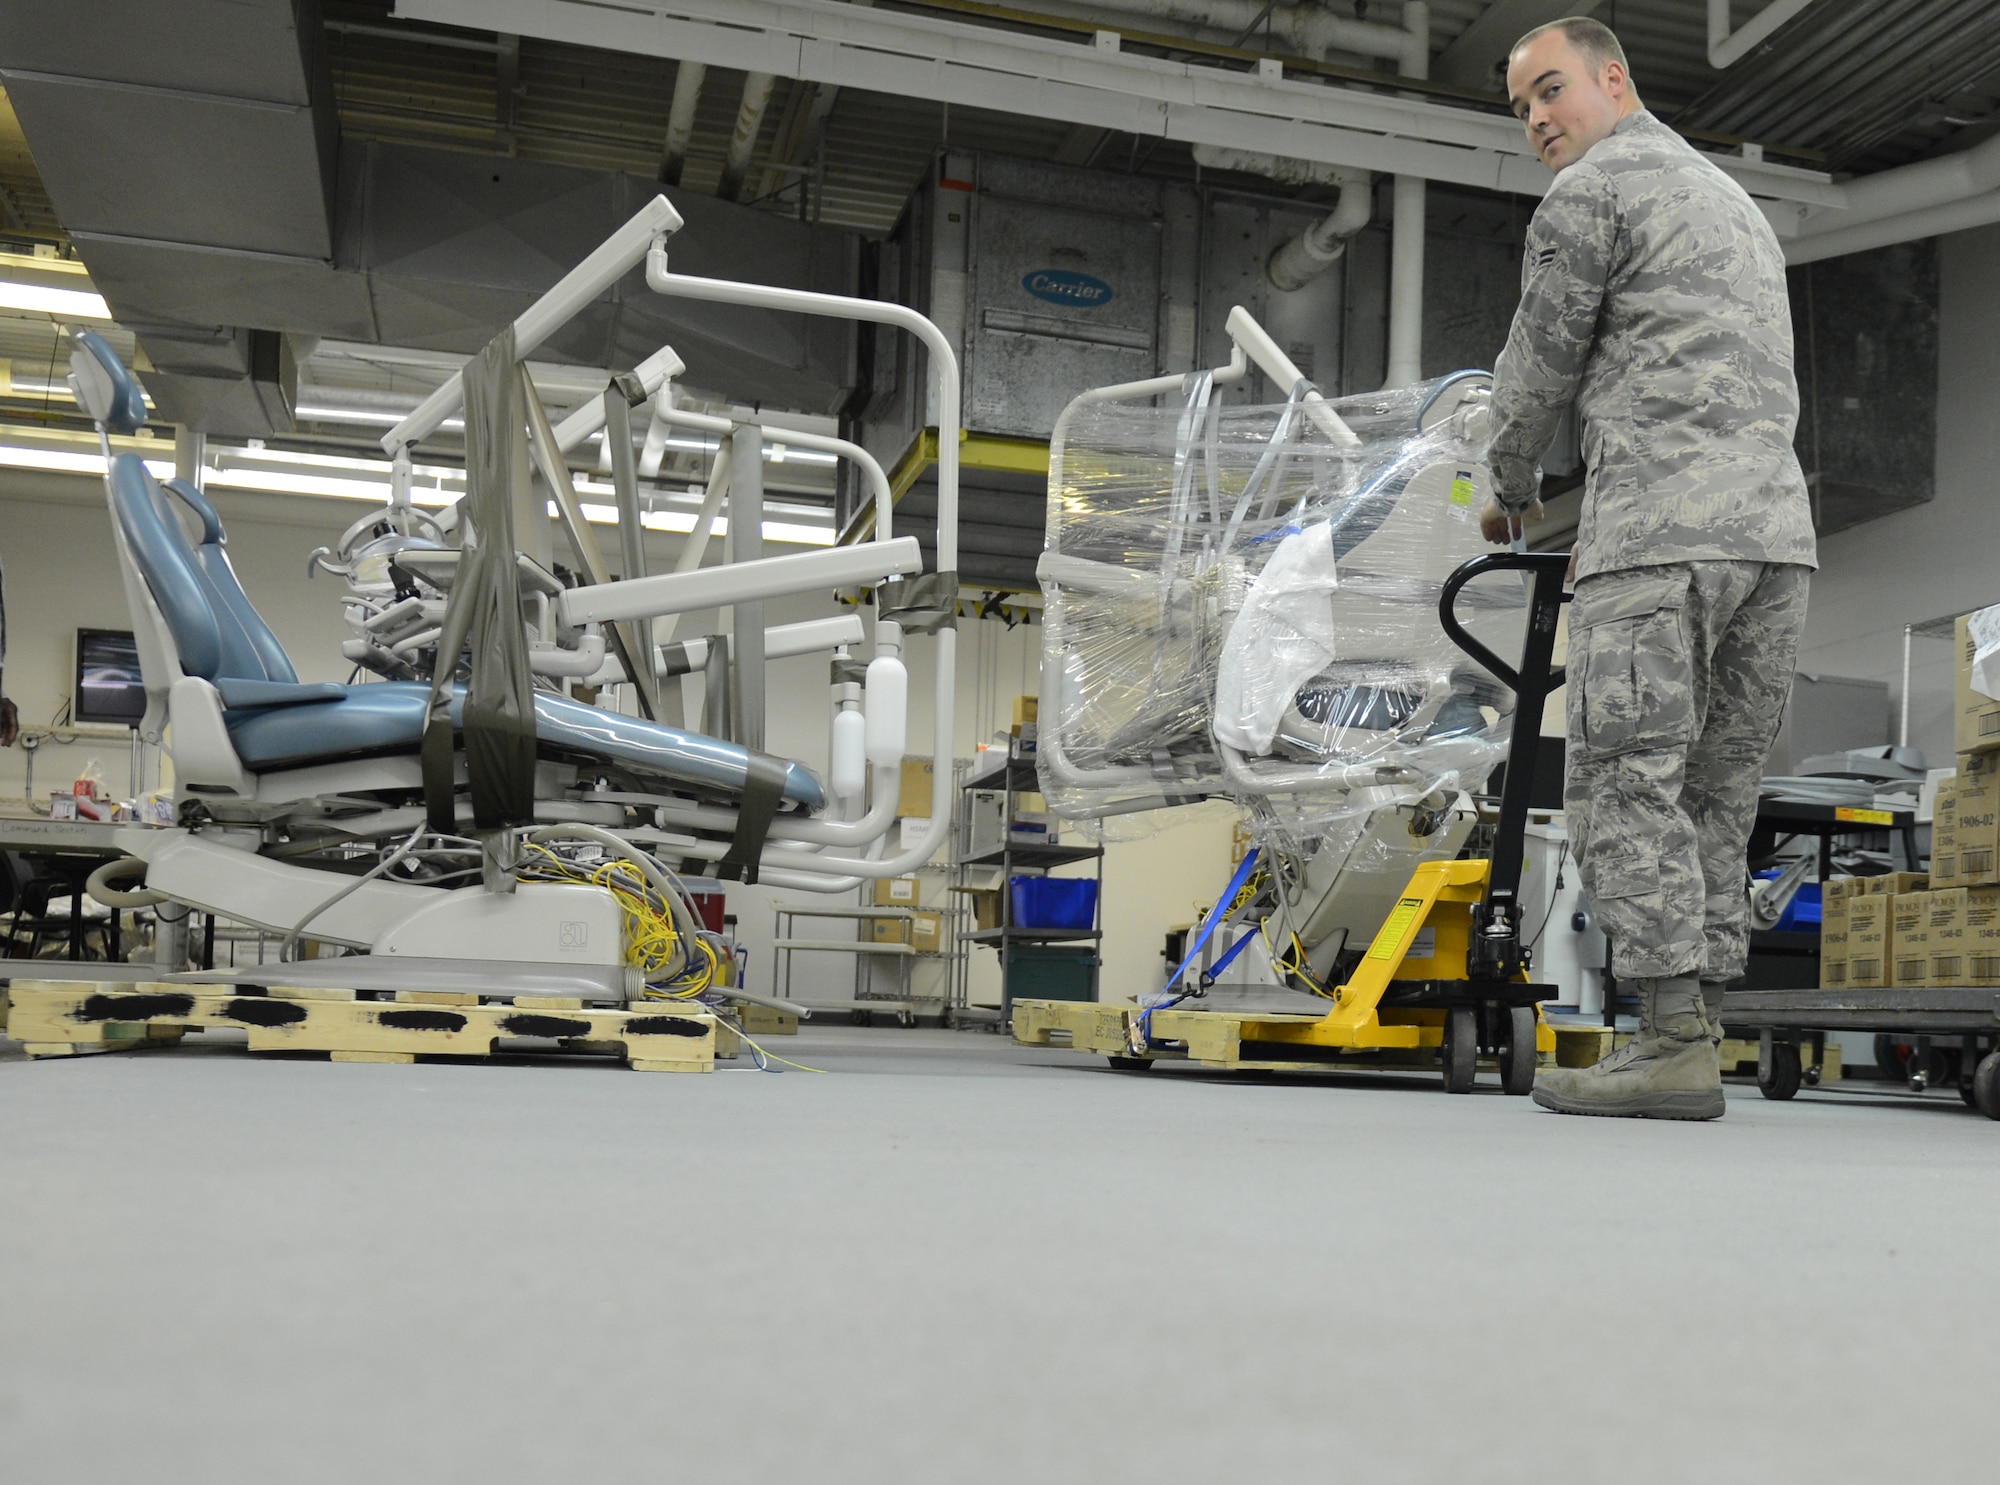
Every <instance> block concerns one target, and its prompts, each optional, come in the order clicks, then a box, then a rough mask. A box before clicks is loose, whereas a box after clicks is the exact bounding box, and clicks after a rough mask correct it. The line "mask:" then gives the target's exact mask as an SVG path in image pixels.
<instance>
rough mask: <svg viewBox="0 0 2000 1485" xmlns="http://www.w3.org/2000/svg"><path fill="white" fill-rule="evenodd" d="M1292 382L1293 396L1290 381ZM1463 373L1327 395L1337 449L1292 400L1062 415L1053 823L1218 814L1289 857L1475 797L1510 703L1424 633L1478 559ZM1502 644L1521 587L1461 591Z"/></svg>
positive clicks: (1046, 567) (1057, 473) (1051, 639)
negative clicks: (1235, 814) (1451, 582)
mask: <svg viewBox="0 0 2000 1485" xmlns="http://www.w3.org/2000/svg"><path fill="white" fill-rule="evenodd" d="M1303 386H1304V384H1303V383H1302V384H1301V387H1302V388H1303ZM1488 386H1489V379H1488V378H1487V377H1486V376H1485V375H1484V374H1483V373H1476V372H1469V373H1461V374H1459V375H1458V376H1455V377H1447V378H1442V379H1440V380H1436V381H1430V382H1424V383H1420V384H1418V385H1415V386H1411V387H1400V388H1394V389H1390V390H1386V391H1383V392H1379V393H1371V394H1366V395H1362V396H1357V397H1349V398H1343V399H1340V400H1338V401H1336V402H1334V403H1332V408H1333V410H1334V411H1335V412H1336V413H1338V415H1339V417H1340V419H1341V420H1342V421H1344V422H1345V423H1346V424H1347V426H1348V427H1350V428H1351V429H1353V431H1354V433H1355V434H1356V435H1357V436H1358V437H1359V440H1360V442H1359V444H1358V446H1354V447H1340V446H1337V445H1335V444H1334V443H1333V441H1332V440H1331V439H1330V438H1329V437H1328V436H1327V435H1326V433H1325V432H1324V430H1323V428H1322V426H1321V425H1320V423H1319V422H1318V421H1316V420H1314V419H1312V418H1309V417H1307V416H1304V415H1303V413H1302V407H1301V402H1300V400H1299V398H1298V397H1297V396H1295V397H1294V399H1293V400H1292V401H1290V402H1287V403H1284V404H1280V405H1277V406H1265V407H1225V406H1223V405H1221V404H1220V403H1217V402H1215V401H1213V400H1212V398H1211V397H1210V396H1209V393H1210V390H1211V387H1210V383H1209V382H1208V380H1207V379H1206V378H1202V377H1196V378H1190V379H1189V391H1188V396H1187V399H1186V401H1185V403H1184V404H1182V405H1178V406H1170V407H1160V408H1154V407H1147V406H1134V405H1130V404H1120V403H1116V402H1097V403H1094V404H1093V403H1084V402H1080V403H1079V404H1078V405H1076V406H1074V407H1072V409H1071V410H1070V413H1069V414H1068V415H1066V416H1065V419H1064V422H1063V424H1062V425H1061V426H1060V428H1059V432H1058V438H1057V441H1056V444H1055V445H1054V447H1052V449H1051V455H1050V474H1049V512H1048V542H1047V548H1046V550H1045V551H1044V553H1043V556H1042V560H1041V564H1040V569H1039V571H1040V576H1041V581H1042V592H1043V598H1044V604H1045V617H1046V623H1045V626H1044V629H1043V636H1044V638H1043V655H1042V676H1043V682H1042V684H1043V696H1042V701H1041V709H1040V725H1039V737H1038V750H1039V763H1040V773H1041V784H1042V792H1043V793H1044V795H1046V796H1047V798H1048V801H1049V804H1050V807H1051V808H1052V809H1053V810H1054V811H1055V812H1056V813H1057V814H1060V815H1062V816H1064V817H1065V818H1068V819H1072V820H1079V821H1094V822H1097V823H1098V826H1099V828H1100V829H1103V830H1106V831H1107V832H1108V833H1110V834H1112V835H1132V834H1140V833H1144V832H1145V831H1146V830H1147V829H1148V828H1150V826H1151V825H1152V823H1154V820H1155V818H1156V817H1153V816H1152V812H1155V811H1158V810H1161V809H1164V808H1169V807H1172V806H1176V805H1181V804H1187V803H1192V802H1194V801H1196V800H1202V799H1229V800H1233V801H1234V802H1235V803H1236V804H1237V805H1238V806H1239V807H1240V808H1242V809H1243V810H1244V811H1245V812H1246V813H1247V814H1248V815H1249V816H1250V818H1251V821H1252V823H1253V825H1254V826H1255V827H1256V829H1257V834H1258V835H1259V836H1260V838H1262V839H1264V840H1266V841H1267V842H1269V843H1271V844H1274V845H1280V846H1282V847H1284V848H1286V849H1290V850H1300V849H1314V848H1318V847H1323V846H1324V845H1325V844H1326V843H1328V842H1329V840H1331V839H1332V838H1337V837H1338V838H1346V837H1352V836H1354V835H1356V834H1357V833H1358V832H1360V831H1361V829H1362V825H1363V822H1364V821H1365V820H1366V819H1367V817H1369V816H1370V815H1372V814H1374V813H1375V812H1377V811H1380V810H1384V809H1391V810H1393V809H1396V808H1398V807H1400V806H1405V805H1412V804H1417V803H1420V802H1425V801H1428V802H1430V803H1432V804H1441V803H1443V802H1446V801H1449V800H1451V799H1452V798H1454V797H1455V796H1456V794H1457V793H1458V792H1459V791H1461V790H1476V789H1477V788H1479V787H1480V786H1481V785H1482V784H1483V783H1484V781H1485V779H1486V776H1487V774H1488V773H1489V772H1490V771H1491V770H1492V768H1493V766H1494V765H1495V764H1496V763H1497V762H1499V761H1500V759H1501V757H1502V756H1503V754H1504V752H1505V750H1506V745H1507V738H1508V731H1509V723H1510V720H1511V712H1512V709H1513V696H1512V693H1511V692H1510V691H1508V690H1507V689H1506V688H1505V687H1504V686H1502V685H1501V684H1500V682H1499V681H1498V680H1496V679H1495V678H1494V677H1493V676H1491V675H1489V674H1488V673H1486V672H1485V671H1484V670H1482V669H1481V668H1480V667H1479V666H1477V665H1476V664H1475V663H1474V662H1473V661H1471V660H1470V659H1469V658H1468V657H1466V656H1465V655H1464V654H1463V653H1462V652H1461V651H1459V650H1458V648H1457V647H1456V646H1454V645H1453V644H1452V643H1451V641H1450V639H1449V638H1447V637H1446V635H1445V633H1444V631H1443V629H1442V628H1441V627H1440V625H1439V623H1438V614H1437V607H1438V599H1439V595H1440V592H1441V590H1442V587H1443V584H1444V580H1445V578H1446V577H1447V576H1449V575H1450V573H1451V572H1452V571H1453V569H1455V568H1456V567H1458V566H1459V565H1460V564H1461V563H1463V562H1465V561H1467V560H1468V559H1470V558H1472V557H1475V556H1477V555H1479V554H1480V553H1481V552H1482V551H1486V550H1490V548H1487V547H1486V546H1485V544H1484V543H1483V542H1482V540H1481V538H1480V535H1479V512H1480V510H1481V508H1482V507H1484V505H1485V504H1486V501H1487V498H1488V484H1487V476H1486V471H1485V465H1484V461H1483V457H1482V449H1481V440H1482V438H1483V435H1484V431H1485V430H1484V423H1485V407H1484V396H1485V392H1486V390H1487V388H1488ZM1459 612H1460V615H1461V617H1462V619H1463V620H1464V621H1465V622H1466V624H1467V627H1468V628H1470V629H1471V630H1472V631H1473V632H1474V633H1475V634H1477V635H1478V636H1479V637H1480V638H1481V639H1482V640H1484V641H1485V642H1486V643H1487V644H1488V645H1489V646H1490V647H1492V648H1493V649H1494V650H1495V651H1496V652H1497V653H1500V654H1503V655H1505V654H1508V653H1511V652H1514V651H1515V650H1517V649H1518V644H1519V637H1520V626H1521V621H1522V615H1523V613H1524V612H1525V596H1524V591H1523V589H1522V587H1521V585H1520V583H1519V582H1518V580H1515V579H1511V578H1507V577H1497V578H1494V579H1490V580H1487V581H1484V582H1481V583H1477V584H1474V585H1472V586H1471V587H1470V588H1468V589H1467V590H1466V592H1465V593H1464V594H1462V595H1461V597H1460V600H1459Z"/></svg>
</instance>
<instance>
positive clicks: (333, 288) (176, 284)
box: [0, 0, 860, 436]
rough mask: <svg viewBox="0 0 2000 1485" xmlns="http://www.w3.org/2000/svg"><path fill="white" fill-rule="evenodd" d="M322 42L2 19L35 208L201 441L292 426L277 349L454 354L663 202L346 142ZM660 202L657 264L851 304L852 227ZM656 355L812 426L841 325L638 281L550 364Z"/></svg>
mask: <svg viewBox="0 0 2000 1485" xmlns="http://www.w3.org/2000/svg"><path fill="white" fill-rule="evenodd" d="M321 35H322V26H321V21H320V17H319V12H318V5H317V3H316V0H187V3H184V4H176V5H172V6H163V5H158V4H156V3H154V4H149V3H145V0H104V3H101V4H94V5H91V6H87V7H84V6H54V5H16V6H4V7H0V81H4V84H5V86H6V88H7V90H8V94H9V96H10V97H11V98H12V99H13V100H14V102H15V105H16V107H17V109H18V111H19V113H20V117H21V122H22V126H23V129H24V131H25V133H26V135H27V138H28V144H29V147H30V149H31V150H32V151H33V153H34V156H35V160H36V164H37V165H38V167H39V168H40V170H41V173H42V176H43V179H44V180H45V182H46V183H47V186H48V190H49V195H50V198H51V199H52V201H53V202H54V204H55V207H56V211H57V214H58V216H59V218H60V219H61V221H62V223H63V225H64V227H65V228H66V229H67V230H68V231H69V233H70V236H71V238H72V240H73V241H74V242H75V243H76V246H77V249H78V251H79V253H80V254H81V255H82V257H83V260H84V263H85V264H86V266H88V268H89V269H90V272H91V278H92V281H93V282H94V284H95V285H96V287H97V289H98V291H99V292H100V293H101V294H103V295H104V297H105V300H106V302H107V303H108V304H109V305H110V307H111V311H112V313H113V315H114V316H115V317H116V318H117V319H118V320H119V321H120V322H121V323H123V324H126V325H129V326H131V327H132V328H133V329H134V330H135V331H136V332H137V334H138V336H139V340H140V344H141V346H142V348H143V350H144V352H145V361H146V362H147V363H149V364H150V367H151V369H150V370H148V371H145V372H143V373H142V375H143V376H144V378H145V381H146V384H147V388H148V390H149V391H150V392H151V393H152V395H153V397H154V399H155V400H156V402H158V403H159V405H160V407H161V408H162V411H163V413H164V414H166V415H168V416H172V417H174V418H176V419H185V420H186V421H187V422H188V424H189V425H190V426H192V427H196V428H200V429H203V430H205V431H208V432H214V433H223V434H235V435H247V436H258V435H263V434H267V433H272V432H282V431H285V430H287V429H288V428H289V426H290V409H291V407H292V406H293V405H294V404H293V395H292V390H291V389H293V388H295V384H296V375H295V373H294V375H293V376H292V377H291V378H290V379H289V380H288V379H287V378H286V376H285V375H284V374H283V371H282V368H283V365H284V364H285V363H286V362H287V361H288V360H289V356H290V350H291V349H292V348H290V347H285V346H282V345H281V340H282V338H283V337H292V338H311V337H321V336H324V337H329V338H334V339H340V340H350V341H361V342H365V343H369V344H379V345H399V346H409V347H413V348H417V349H423V350H432V351H443V352H449V353H453V354H461V355H471V354H472V353H474V352H476V351H477V350H478V349H479V348H480V347H481V346H483V345H484V344H485V343H486V342H487V341H488V340H490V339H491V338H492V336H493V335H494V334H495V332H496V331H497V330H498V329H499V328H500V327H501V326H502V325H504V324H506V323H507V322H508V321H509V320H511V319H513V318H514V317H515V316H517V315H519V314H520V313H521V311H522V310H524V309H526V308H527V307H528V305H529V304H531V303H533V302H534V300H535V299H536V298H537V297H539V296H540V295H541V294H542V293H543V292H544V291H545V290H547V289H548V288H549V287H550V286H551V285H552V284H554V283H555V282H556V280H557V279H558V278H560V277H561V276H562V275H563V274H564V273H566V272H567V271H568V270H569V269H570V268H572V267H574V266H575V265H576V264H577V263H578V262H579V261H581V260H582V259H583V257H584V256H585V255H586V254H588V253H589V252H590V251H591V249H593V248H594V247H596V246H597V245H598V244H599V243H600V242H602V241H603V239H604V238H605V237H606V236H608V235H609V234H610V233H611V231H612V230H613V229H614V228H616V227H617V226H619V225H620V224H621V223H623V222H625V221H626V220H627V219H629V218H630V217H631V215H632V214H633V212H635V211H636V210H637V209H638V208H639V206H640V205H641V204H643V202H644V201H645V200H646V199H648V198H649V197H651V196H652V195H654V194H656V193H658V192H660V191H661V187H660V186H659V185H658V184H657V183H655V182H654V181H651V180H647V179H643V178H641V177H638V176H632V175H623V174H618V173H614V172H610V171H602V170H588V169H580V168H576V167H571V166H561V165H550V164H542V163H539V162H535V161H530V160H521V159H507V158H499V157H493V156H484V155H474V154H468V153H464V152H459V151H451V150H436V149H423V148H418V147H414V146H404V145H394V144H386V143H380V142H363V141H356V140H348V141H346V142H344V143H343V142H342V141H340V140H339V139H338V137H337V128H336V125H335V114H334V108H333V100H332V91H331V85H330V83H329V82H328V81H327V71H326V66H325V60H324V57H323V56H322V55H321V53H320V50H319V45H320V38H321ZM666 194H667V195H669V196H670V197H671V198H672V199H673V202H674V205H675V207H676V209H677V210H679V211H680V213H681V215H682V216H683V217H684V218H685V219H686V222H687V226H686V228H685V229H684V230H682V231H681V232H679V233H677V234H675V237H674V239H673V244H672V253H673V259H674V266H675V267H676V268H677V269H678V270H680V271H682V272H685V273H693V274H706V275H713V276H716V277H726V278H739V279H745V280H750V281H754V282H758V283H765V284H774V285H779V286H782V287H787V288H801V289H816V290H821V291H825V292H830V293H843V294H852V293H853V292H855V289H856V287H857V285H858V282H859V272H860V239H859V237H858V236H857V235H855V234H852V233H849V232H845V231H842V230H839V229H836V228H828V227H814V226H808V225H806V224H802V223H799V222H796V221H793V220H790V219H788V218H784V217H779V216H777V215H775V214H772V213H769V212H762V211H753V210H751V209H749V208H746V207H742V206H738V205H736V204H735V203H733V202H726V201H718V200H715V199H713V198H710V197H704V196H695V195H689V194H687V193H684V192H681V191H678V190H673V189H668V190H667V191H666ZM269 332H277V337H276V338H260V335H268V334H269ZM666 343H672V344H673V345H674V346H675V347H676V349H677V350H679V351H680V353H681V354H682V356H683V357H684V359H685V360H686V361H687V363H688V366H689V370H690V374H691V375H692V376H694V377H696V378H698V379H699V381H700V382H701V383H702V384H703V385H706V386H713V387H718V388H724V389H727V391H728V392H729V394H730V395H731V396H732V397H735V398H737V399H739V400H742V401H747V402H758V403H762V404H764V405H767V406H775V407H781V408H791V409H797V410H799V411H805V412H814V413H826V412H833V411H836V410H838V409H839V408H840V407H841V406H842V405H843V403H844V402H845V401H846V399H847V397H848V395H849V393H850V391H851V389H852V388H853V386H854V384H855V380H856V377H855V372H854V362H855V354H854V345H855V332H854V330H853V327H852V326H850V325H847V324H845V323H834V322H828V321H813V322H807V321H802V320H801V319H800V318H799V317H798V316H795V315H784V314H778V313H775V312H771V311H765V310H751V309H742V308H736V307H732V306H727V305H707V304H700V303H696V302H694V301H689V300H667V299H663V298H660V297H659V296H657V295H654V294H651V293H649V292H647V291H646V289H645V287H644V280H643V277H642V275H641V274H640V273H639V272H638V271H636V270H635V271H634V273H633V275H632V276H631V278H630V279H629V280H628V281H626V282H625V283H622V284H620V285H618V286H617V287H615V288H614V289H612V290H611V291H610V292H609V293H607V294H606V295H605V296H604V297H603V298H602V299H601V300H600V301H599V302H598V304H597V305H595V306H593V307H592V309H591V310H589V311H587V312H586V313H584V314H582V315H580V316H578V317H577V318H576V319H575V320H574V321H572V322H571V323H570V324H569V325H568V326H566V327H565V328H564V330H563V331H562V332H561V333H560V334H559V335H558V336H556V337H555V338H554V339H553V340H552V341H551V342H550V343H549V345H548V347H547V351H546V354H548V355H549V356H550V357H551V358H552V359H564V360H568V361H572V362H574V363H576V364H579V365H586V366H602V367H606V368H614V367H629V366H632V365H634V364H636V363H637V362H638V361H639V360H641V359H643V358H644V357H645V356H646V355H648V354H650V353H651V352H652V351H654V350H656V349H658V348H659V347H660V346H661V345H662V344H666ZM260 347H261V348H262V349H260ZM169 410H171V411H169Z"/></svg>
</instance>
